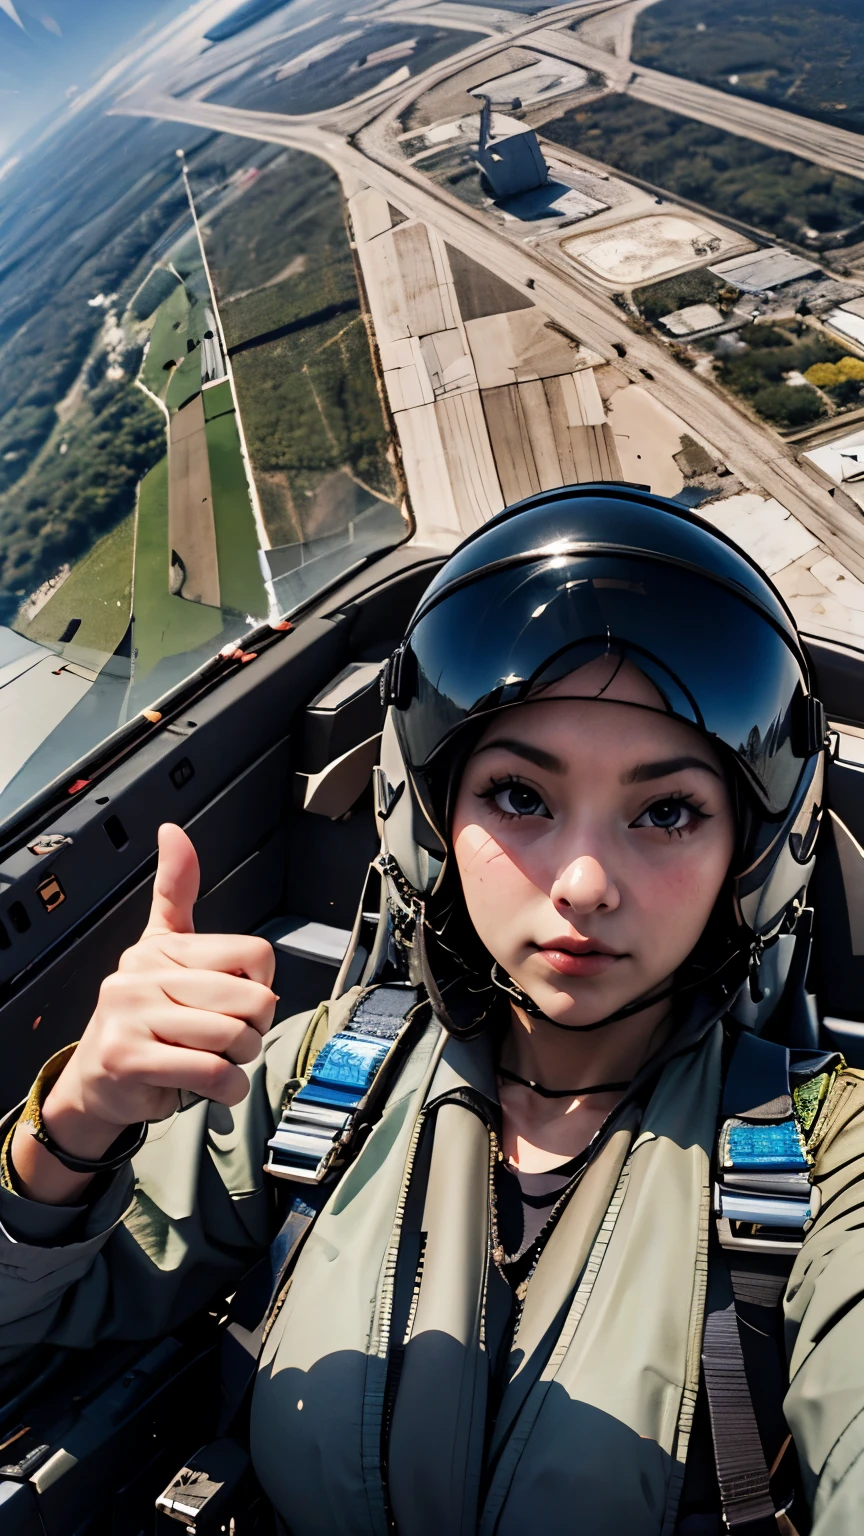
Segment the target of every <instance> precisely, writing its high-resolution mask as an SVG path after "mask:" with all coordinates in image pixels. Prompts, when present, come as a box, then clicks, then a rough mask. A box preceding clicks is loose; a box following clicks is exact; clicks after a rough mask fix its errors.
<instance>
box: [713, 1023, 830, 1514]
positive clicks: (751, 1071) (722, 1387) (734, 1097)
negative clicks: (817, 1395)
mask: <svg viewBox="0 0 864 1536" xmlns="http://www.w3.org/2000/svg"><path fill="white" fill-rule="evenodd" d="M843 1064H844V1063H843V1058H842V1057H841V1056H838V1055H836V1054H834V1053H821V1052H817V1051H803V1050H789V1049H787V1048H786V1047H785V1046H780V1045H775V1044H772V1043H771V1042H770V1041H767V1040H762V1039H761V1038H760V1037H759V1036H758V1035H753V1034H750V1033H749V1032H744V1033H742V1034H741V1035H739V1037H738V1039H737V1041H736V1043H735V1046H734V1050H733V1053H732V1058H731V1061H730V1064H729V1069H728V1071H727V1073H726V1079H725V1085H724V1092H723V1102H722V1108H721V1114H720V1126H719V1131H718V1136H717V1147H716V1156H715V1178H714V1185H713V1188H714V1216H715V1219H716V1238H717V1246H719V1249H720V1251H721V1254H722V1257H723V1259H724V1260H725V1264H719V1265H717V1269H718V1270H719V1271H720V1274H719V1275H718V1276H717V1280H718V1283H717V1284H716V1285H715V1286H714V1287H713V1288H712V1290H711V1292H710V1293H709V1295H710V1297H711V1299H709V1305H708V1309H707V1312H706V1320H705V1331H704V1335H703V1344H702V1367H703V1372H704V1378H705V1386H706V1390H707V1395H708V1407H709V1412H710V1418H711V1432H712V1438H713V1441H714V1457H715V1462H716V1469H717V1478H718V1482H719V1485H720V1496H721V1501H722V1509H723V1522H724V1525H725V1528H726V1529H727V1530H728V1531H731V1532H735V1533H737V1536H777V1533H778V1531H779V1532H782V1533H784V1536H796V1526H795V1525H794V1524H793V1519H792V1517H793V1514H794V1515H795V1518H798V1515H797V1511H796V1510H795V1509H794V1506H795V1502H796V1488H795V1481H794V1475H793V1471H792V1469H791V1468H790V1466H789V1465H788V1462H789V1458H787V1457H786V1454H785V1453H786V1451H787V1449H789V1448H790V1447H791V1437H790V1436H789V1435H788V1433H787V1435H786V1438H785V1439H782V1441H781V1444H780V1447H779V1449H778V1450H777V1454H776V1456H774V1459H773V1465H771V1466H770V1467H769V1465H768V1460H767V1459H766V1450H765V1440H766V1434H765V1429H766V1426H765V1425H760V1424H759V1423H757V1418H756V1412H755V1409H754V1405H753V1399H752V1396H751V1390H750V1385H749V1384H748V1375H747V1356H748V1349H746V1348H745V1347H743V1346H742V1338H743V1339H744V1340H745V1341H747V1342H748V1343H750V1338H749V1336H750V1335H751V1334H752V1333H753V1331H754V1330H755V1332H756V1333H757V1334H759V1335H760V1336H761V1337H762V1338H763V1339H764V1338H765V1337H766V1336H768V1335H773V1336H774V1337H776V1316H777V1308H778V1306H779V1304H780V1302H781V1300H782V1298H783V1295H784V1293H785V1290H786V1285H787V1282H788V1279H789V1272H790V1270H791V1267H792V1264H793V1262H794V1260H795V1257H796V1255H797V1253H798V1252H799V1250H800V1248H801V1246H802V1243H803V1240H804V1236H805V1234H806V1232H807V1230H808V1229H809V1227H810V1225H811V1223H812V1221H813V1219H814V1216H815V1214H816V1204H815V1197H816V1196H818V1191H816V1190H814V1189H813V1188H812V1185H811V1167H812V1161H813V1160H812V1157H811V1156H810V1155H809V1154H808V1150H807V1145H808V1138H809V1136H810V1134H811V1133H812V1131H813V1130H814V1128H815V1125H816V1121H817V1119H818V1116H819V1112H820V1110H821V1108H822V1105H823V1103H824V1102H825V1099H826V1098H827V1096H828V1092H829V1089H830V1087H831V1085H832V1083H833V1081H834V1077H835V1074H836V1072H837V1070H838V1068H840V1067H842V1066H843ZM716 1251H717V1248H716V1246H715V1253H716ZM753 1308H755V1309H757V1311H756V1312H755V1314H754V1313H753V1311H752V1310H751V1309H753ZM774 1365H775V1370H774V1371H773V1372H772V1374H773V1376H774V1378H775V1384H776V1391H775V1393H774V1395H776V1397H777V1402H776V1403H775V1404H772V1409H773V1412H772V1418H774V1419H775V1420H776V1421H779V1422H780V1423H781V1425H782V1399H783V1396H784V1393H785V1384H786V1364H785V1358H784V1357H783V1356H782V1344H781V1345H778V1358H777V1360H776V1361H775V1362H774ZM757 1369H758V1367H757ZM783 1428H784V1429H785V1426H783ZM760 1429H761V1430H762V1431H763V1433H761V1434H760ZM791 1459H792V1460H793V1461H794V1457H793V1458H791Z"/></svg>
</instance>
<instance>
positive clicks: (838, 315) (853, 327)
mask: <svg viewBox="0 0 864 1536" xmlns="http://www.w3.org/2000/svg"><path fill="white" fill-rule="evenodd" d="M825 324H826V325H830V327H831V329H832V331H838V332H839V334H840V335H841V336H848V337H849V338H850V340H851V341H856V342H857V343H858V345H859V347H864V315H856V314H850V312H849V311H848V310H847V309H846V308H845V306H844V308H843V309H832V310H831V313H830V314H828V315H826V316H825Z"/></svg>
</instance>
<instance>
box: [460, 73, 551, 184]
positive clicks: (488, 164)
mask: <svg viewBox="0 0 864 1536" xmlns="http://www.w3.org/2000/svg"><path fill="white" fill-rule="evenodd" d="M504 125H506V126H504ZM497 126H498V132H497V133H495V134H494V135H493V132H492V103H491V101H490V99H489V97H488V96H484V98H483V107H482V110H481V112H480V141H479V143H478V145H477V164H478V165H479V167H480V169H481V171H482V172H483V174H484V176H485V177H486V179H487V181H488V182H489V185H490V187H491V188H492V192H493V194H494V196H495V197H496V198H503V197H515V196H516V195H517V194H518V193H519V192H530V191H532V190H533V189H534V188H535V187H542V186H545V184H546V182H547V181H548V180H549V172H548V170H547V168H546V161H545V160H544V159H543V156H542V154H541V153H540V145H539V143H538V142H537V135H536V133H535V132H534V129H533V128H527V127H526V126H525V125H524V124H523V123H520V122H519V121H518V119H516V118H503V119H502V118H500V117H498V118H497ZM501 126H504V132H503V133H502V132H501V131H500V128H501Z"/></svg>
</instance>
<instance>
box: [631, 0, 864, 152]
mask: <svg viewBox="0 0 864 1536" xmlns="http://www.w3.org/2000/svg"><path fill="white" fill-rule="evenodd" d="M632 57H633V59H634V61H635V62H636V63H639V64H648V65H650V67H651V68H652V69H660V70H663V71H665V72H666V73H667V74H672V75H683V76H684V77H685V78H686V79H688V80H701V81H703V82H704V83H705V84H706V85H713V86H719V87H720V89H721V90H724V91H733V92H735V93H736V94H740V95H743V96H752V97H755V99H756V100H757V101H767V102H769V103H770V104H771V105H772V106H778V107H785V108H787V110H791V111H793V112H795V111H797V112H804V113H813V114H815V115H816V116H818V117H827V118H829V119H832V120H833V121H835V122H837V123H839V124H841V125H842V126H843V127H844V128H852V129H858V130H859V131H860V130H861V129H864V72H862V70H861V67H860V64H861V60H862V58H864V7H862V5H861V0H820V4H818V5H813V4H808V3H806V0H795V3H794V4H791V5H785V6H781V5H778V3H777V0H661V3H660V4H659V5H653V6H651V7H649V9H648V10H645V11H643V12H642V13H641V15H640V16H639V17H638V19H637V22H636V28H635V32H634V36H633V50H632ZM730 75H737V77H738V79H737V81H736V82H735V83H734V84H733V83H731V82H730V79H729V76H730Z"/></svg>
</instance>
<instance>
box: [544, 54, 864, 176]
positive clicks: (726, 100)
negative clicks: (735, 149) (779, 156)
mask: <svg viewBox="0 0 864 1536" xmlns="http://www.w3.org/2000/svg"><path fill="white" fill-rule="evenodd" d="M521 41H522V42H523V43H527V42H529V41H530V45H531V47H532V48H537V49H539V50H540V51H541V52H542V53H548V54H551V55H552V56H553V57H554V58H557V59H566V60H567V61H568V62H570V63H574V64H581V65H582V66H583V67H584V68H587V69H594V70H597V71H598V72H599V73H601V74H603V75H604V76H605V77H606V79H607V80H608V82H609V84H610V86H612V88H613V89H616V90H626V92H627V93H628V95H630V96H636V97H637V98H638V99H639V100H640V101H644V102H648V103H650V105H651V106H654V107H664V108H665V109H666V111H668V112H678V113H680V114H681V115H682V116H683V117H693V118H696V119H697V120H698V121H699V122H700V123H710V125H711V126H712V127H714V128H723V129H725V130H726V132H727V133H735V134H738V135H739V136H740V137H741V138H746V139H755V140H756V141H757V142H758V143H760V144H767V145H769V146H770V147H771V148H772V149H782V150H785V151H786V152H787V153H788V154H790V155H800V156H801V158H802V159H804V160H812V161H813V162H814V163H815V164H816V165H824V166H826V167H827V168H828V169H829V170H832V171H842V172H843V173H844V174H845V175H847V176H856V177H859V178H861V179H862V180H864V134H860V133H850V132H849V130H848V129H847V128H834V127H832V126H831V124H829V123H820V122H817V121H816V119H815V118H812V117H798V116H796V115H795V113H794V112H784V111H783V110H782V108H780V107H769V106H765V105H764V103H762V102H758V101H749V100H748V99H747V97H746V96H733V95H732V94H731V92H726V91H718V90H714V89H713V88H712V87H711V86H707V85H697V84H695V83H694V82H693V81H692V80H683V79H681V78H680V77H679V76H678V75H664V74H661V73H660V72H659V71H658V70H655V69H644V68H643V67H642V66H641V65H639V64H633V63H631V61H630V60H629V59H626V58H620V57H618V56H615V57H613V56H612V55H611V54H608V53H605V52H603V51H602V50H601V49H599V48H594V47H592V46H591V45H590V44H589V43H586V42H583V41H582V40H581V38H580V37H579V36H578V35H577V34H576V33H575V32H567V31H557V30H556V29H555V28H553V27H550V26H548V25H543V26H542V27H538V28H537V30H536V31H534V32H532V33H531V34H530V38H527V37H522V38H521Z"/></svg>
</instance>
